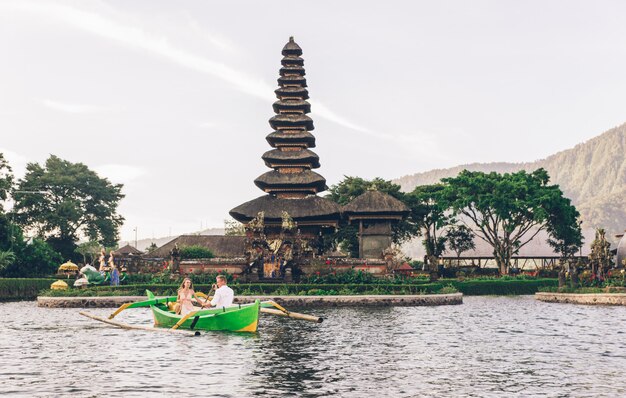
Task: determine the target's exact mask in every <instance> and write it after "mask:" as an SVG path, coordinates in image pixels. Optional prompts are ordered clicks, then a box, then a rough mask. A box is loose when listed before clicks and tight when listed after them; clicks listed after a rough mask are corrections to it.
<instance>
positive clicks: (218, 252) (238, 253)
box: [146, 235, 246, 258]
mask: <svg viewBox="0 0 626 398" xmlns="http://www.w3.org/2000/svg"><path fill="white" fill-rule="evenodd" d="M245 240H246V237H245V236H223V235H181V236H179V237H178V238H175V239H173V240H171V241H169V242H167V243H166V244H164V245H163V246H161V247H159V248H158V249H156V250H154V251H153V252H150V253H149V254H147V255H146V256H147V257H150V258H169V257H170V251H171V250H172V249H173V248H174V245H175V244H178V247H179V248H181V247H183V246H203V247H206V248H208V249H209V250H211V251H212V252H213V254H214V255H215V257H243V256H244V246H245Z"/></svg>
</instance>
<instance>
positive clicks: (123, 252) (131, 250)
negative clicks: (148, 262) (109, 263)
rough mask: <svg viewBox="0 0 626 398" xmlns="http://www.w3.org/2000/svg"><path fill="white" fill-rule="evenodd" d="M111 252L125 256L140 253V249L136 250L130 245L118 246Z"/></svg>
mask: <svg viewBox="0 0 626 398" xmlns="http://www.w3.org/2000/svg"><path fill="white" fill-rule="evenodd" d="M113 253H114V254H116V255H120V256H127V255H129V254H142V252H141V251H139V250H137V249H136V248H134V247H132V246H131V245H126V246H123V247H120V248H119V249H117V250H115V251H114V252H113Z"/></svg>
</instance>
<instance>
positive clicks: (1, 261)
mask: <svg viewBox="0 0 626 398" xmlns="http://www.w3.org/2000/svg"><path fill="white" fill-rule="evenodd" d="M14 262H15V253H13V252H12V251H10V250H7V251H2V250H0V271H3V270H4V269H6V268H7V267H8V266H9V265H11V264H13V263H14Z"/></svg>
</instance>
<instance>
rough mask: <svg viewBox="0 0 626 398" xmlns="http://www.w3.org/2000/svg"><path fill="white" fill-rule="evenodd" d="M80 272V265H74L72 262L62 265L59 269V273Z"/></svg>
mask: <svg viewBox="0 0 626 398" xmlns="http://www.w3.org/2000/svg"><path fill="white" fill-rule="evenodd" d="M74 271H78V265H76V264H74V263H73V262H71V261H68V262H66V263H65V264H61V266H60V267H59V272H74Z"/></svg>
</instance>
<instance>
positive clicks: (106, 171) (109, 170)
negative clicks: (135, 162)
mask: <svg viewBox="0 0 626 398" xmlns="http://www.w3.org/2000/svg"><path fill="white" fill-rule="evenodd" d="M94 170H95V171H96V173H98V174H99V175H100V176H102V177H106V178H108V179H109V180H111V181H112V182H114V183H121V184H127V183H129V182H130V181H132V180H135V179H137V178H139V177H142V176H143V175H145V174H146V171H145V170H143V169H141V168H139V167H135V166H129V165H125V164H104V165H101V166H97V167H94Z"/></svg>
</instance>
